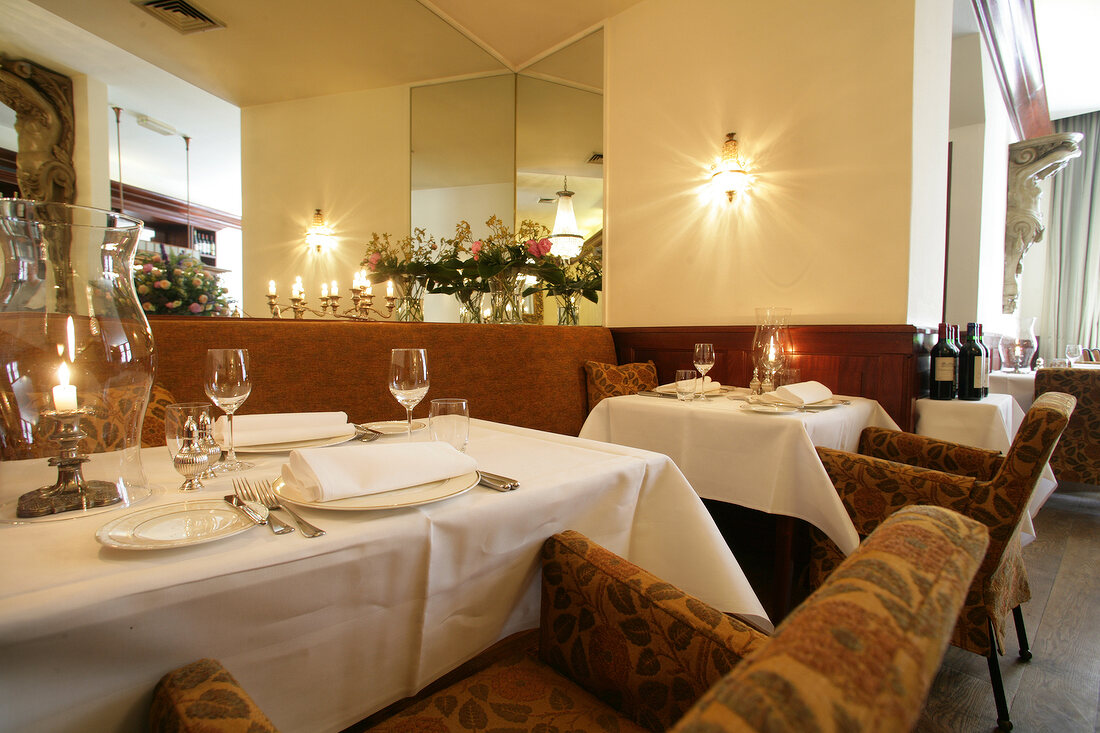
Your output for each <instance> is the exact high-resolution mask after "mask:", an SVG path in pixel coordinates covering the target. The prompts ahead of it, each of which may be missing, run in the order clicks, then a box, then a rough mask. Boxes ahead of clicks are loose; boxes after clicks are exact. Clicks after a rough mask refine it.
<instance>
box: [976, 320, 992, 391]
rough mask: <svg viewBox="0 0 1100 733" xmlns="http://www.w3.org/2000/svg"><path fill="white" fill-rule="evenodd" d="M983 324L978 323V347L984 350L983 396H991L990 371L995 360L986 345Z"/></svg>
mask: <svg viewBox="0 0 1100 733" xmlns="http://www.w3.org/2000/svg"><path fill="white" fill-rule="evenodd" d="M983 331H984V329H983V328H982V324H980V323H979V324H978V338H977V342H978V348H980V349H981V350H982V397H988V396H989V371H990V369H992V368H993V360H992V357H991V356H990V353H989V347H988V346H986V345H985V338H984V336H985V334H984V333H983Z"/></svg>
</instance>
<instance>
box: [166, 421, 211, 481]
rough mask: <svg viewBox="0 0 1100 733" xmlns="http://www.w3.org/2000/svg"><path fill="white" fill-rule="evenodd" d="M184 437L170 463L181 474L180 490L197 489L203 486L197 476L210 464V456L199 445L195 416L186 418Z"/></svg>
mask: <svg viewBox="0 0 1100 733" xmlns="http://www.w3.org/2000/svg"><path fill="white" fill-rule="evenodd" d="M183 430H184V432H185V433H186V436H187V437H186V438H185V439H184V441H183V446H182V447H181V448H180V449H179V452H178V453H176V455H175V457H173V458H172V465H173V466H174V467H175V469H176V472H177V473H179V474H180V475H181V476H183V478H184V481H183V483H182V484H181V485H180V489H179V490H180V491H197V490H198V489H202V488H205V487H204V486H203V485H202V481H200V480H199V476H200V475H201V474H202V473H203V471H205V470H206V467H207V466H208V465H210V456H209V455H208V454H207V452H206V449H205V448H203V447H202V446H200V445H199V427H198V425H196V424H195V418H193V417H189V418H187V422H186V423H184V427H183Z"/></svg>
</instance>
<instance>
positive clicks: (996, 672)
mask: <svg viewBox="0 0 1100 733" xmlns="http://www.w3.org/2000/svg"><path fill="white" fill-rule="evenodd" d="M986 662H988V663H989V681H990V682H992V683H993V701H994V702H995V703H996V704H997V728H998V729H999V730H1003V731H1009V730H1012V721H1011V720H1009V717H1008V701H1007V700H1006V699H1005V686H1004V682H1002V681H1001V663H1000V660H999V659H998V657H997V636H996V634H994V633H993V622H992V621H990V622H989V656H988V657H986Z"/></svg>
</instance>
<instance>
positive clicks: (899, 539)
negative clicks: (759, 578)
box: [672, 506, 987, 733]
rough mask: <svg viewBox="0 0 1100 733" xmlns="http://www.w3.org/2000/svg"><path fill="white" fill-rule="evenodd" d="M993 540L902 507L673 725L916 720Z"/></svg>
mask: <svg viewBox="0 0 1100 733" xmlns="http://www.w3.org/2000/svg"><path fill="white" fill-rule="evenodd" d="M986 540H987V530H986V528H985V527H984V526H983V525H982V524H981V523H979V522H976V521H974V520H971V519H968V518H966V517H963V516H962V515H960V514H957V513H956V512H953V511H951V510H950V509H943V508H940V507H932V506H912V507H907V508H905V509H902V510H900V511H898V512H896V513H894V514H893V515H891V516H890V517H889V518H887V519H886V521H884V522H883V523H882V524H881V525H879V527H878V528H877V529H876V530H875V531H874V532H872V533H871V534H870V535H869V536H868V537H867V539H865V540H864V541H863V543H862V544H860V546H859V548H858V549H857V550H856V551H855V552H854V553H853V554H852V555H851V556H849V557H848V558H847V559H846V560H845V561H844V562H843V563H842V564H841V565H840V567H838V568H837V570H836V571H835V572H833V574H832V575H830V576H829V577H828V579H827V580H826V581H825V583H824V584H823V585H822V586H821V587H820V588H818V589H817V591H816V592H814V593H813V595H811V596H810V597H809V598H807V599H806V600H805V601H804V602H803V603H802V604H801V605H800V606H799V607H798V608H796V609H795V610H794V611H793V612H792V613H791V614H790V615H789V616H788V617H787V618H786V620H785V621H784V622H783V623H782V624H781V625H780V626H779V628H778V629H776V631H775V634H774V636H773V637H772V638H771V639H770V640H769V641H768V643H767V644H766V645H764V646H763V648H761V649H759V650H758V651H756V652H753V653H752V654H751V655H750V656H748V657H747V658H746V659H745V660H744V661H742V662H741V663H740V664H738V665H737V666H736V667H734V669H733V671H732V672H731V673H730V674H728V675H726V676H725V677H723V678H722V679H721V681H719V682H718V684H716V685H715V686H714V687H712V688H711V689H710V690H708V691H707V693H706V694H705V695H704V696H703V697H702V698H700V699H699V701H698V702H696V704H695V705H694V706H693V707H692V708H691V709H690V710H689V711H688V712H687V714H686V715H685V716H684V717H683V718H682V719H681V720H680V722H679V723H677V725H676V726H675V727H674V728H673V729H672V731H673V733H718V732H720V733H735V732H741V731H773V730H823V731H826V730H840V729H844V730H851V731H857V730H859V731H875V732H876V733H879V732H881V731H908V730H911V729H912V728H913V725H914V724H915V723H916V721H917V717H918V716H919V715H920V711H921V709H922V708H923V706H924V700H925V698H926V697H927V695H928V688H929V686H930V685H931V683H932V679H933V677H934V676H935V674H936V671H937V670H938V668H939V666H940V661H941V660H942V659H943V654H944V650H945V648H946V647H947V643H948V640H949V638H950V636H951V631H952V629H953V628H954V627H955V622H956V620H957V618H958V613H959V609H960V608H961V606H962V603H963V599H964V598H965V597H966V594H967V590H968V589H969V587H970V582H971V580H972V579H973V577H974V574H975V572H976V570H977V568H978V565H979V563H980V562H981V560H982V557H983V556H984V555H985V550H986Z"/></svg>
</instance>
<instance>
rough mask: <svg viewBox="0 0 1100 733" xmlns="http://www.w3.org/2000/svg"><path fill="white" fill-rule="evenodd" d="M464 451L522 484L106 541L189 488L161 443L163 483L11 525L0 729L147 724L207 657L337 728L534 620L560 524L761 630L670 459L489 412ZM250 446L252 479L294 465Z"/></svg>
mask: <svg viewBox="0 0 1100 733" xmlns="http://www.w3.org/2000/svg"><path fill="white" fill-rule="evenodd" d="M426 433H427V431H424V432H423V433H421V434H420V435H419V436H418V437H420V438H423V437H426ZM393 439H394V438H387V439H386V440H393ZM469 452H470V454H471V455H473V456H474V457H475V458H477V459H478V461H479V463H480V464H481V466H482V467H483V468H485V469H486V470H489V471H493V472H496V473H501V474H504V475H508V476H512V477H515V478H518V479H520V481H521V482H522V487H521V488H520V489H518V490H516V491H513V492H509V493H499V492H496V491H492V490H489V489H486V488H483V487H475V488H474V489H472V490H471V491H470V492H468V493H466V494H463V495H462V496H459V497H455V498H452V499H448V500H445V501H441V502H438V503H435V504H428V505H424V506H420V507H413V508H407V509H398V510H390V511H381V512H326V511H317V510H302V513H303V514H304V515H305V516H307V517H308V518H309V519H310V520H311V521H312V522H314V523H315V524H317V525H319V526H321V527H322V528H323V529H325V530H326V531H327V535H325V536H324V537H321V538H317V539H306V538H304V537H302V536H301V534H300V533H298V532H295V533H294V534H292V535H289V536H285V537H277V536H274V535H273V534H271V532H270V531H269V530H268V529H267V528H264V527H255V528H252V529H250V530H248V531H247V532H244V533H242V534H239V535H236V536H234V537H231V538H228V539H225V540H222V541H219V542H214V543H209V544H205V545H196V546H193V547H187V548H180V549H172V550H163V551H156V552H127V551H121V550H114V549H108V548H104V547H101V546H100V545H99V544H98V543H97V542H96V540H95V539H94V535H95V531H96V530H97V529H98V528H99V527H100V526H101V525H103V524H104V523H106V522H107V521H109V520H111V519H114V518H116V517H117V516H119V511H135V510H140V509H143V508H146V507H150V506H155V505H156V504H158V503H172V502H176V501H180V500H182V499H183V498H185V497H184V496H182V495H180V494H178V493H176V492H175V491H174V488H175V486H178V483H179V480H180V479H179V477H178V476H176V475H175V474H174V473H173V471H172V469H171V467H170V464H169V462H168V459H167V452H166V449H164V448H159V449H149V450H146V451H143V456H144V458H143V462H144V465H145V469H146V472H147V473H148V474H149V476H150V480H151V481H153V482H156V483H160V484H162V485H165V486H169V487H171V489H170V490H169V492H167V493H158V494H155V495H154V496H153V497H152V498H149V499H147V500H145V501H144V502H141V503H139V504H137V505H136V506H135V507H133V508H132V509H124V510H119V511H115V512H109V513H106V514H101V515H98V516H90V517H83V518H78V519H73V520H67V521H60V522H50V523H37V524H29V525H19V526H0V557H3V558H4V561H3V563H2V565H0V711H2V712H0V729H4V730H20V731H23V730H28V731H29V730H34V731H107V730H143V729H144V720H145V716H146V714H147V710H148V704H149V701H150V699H151V698H150V696H151V692H152V688H153V685H154V684H155V683H156V681H157V679H159V678H160V676H161V675H163V674H164V673H165V672H167V671H168V670H170V669H172V668H174V667H176V666H179V665H182V664H185V663H187V662H190V661H193V660H195V659H198V658H200V657H203V656H210V657H215V658H218V659H220V660H221V661H222V662H223V663H225V664H226V666H227V667H228V668H229V670H230V671H231V672H232V673H233V674H234V675H235V676H236V677H237V679H238V680H239V681H240V682H241V684H242V685H244V687H245V688H246V689H247V690H249V692H250V693H251V694H252V695H253V696H255V698H256V700H257V702H258V704H259V705H260V706H261V707H262V708H263V709H264V710H265V711H266V712H267V713H268V714H269V715H270V717H271V718H272V720H273V721H274V722H275V724H276V725H277V726H279V727H280V728H282V729H283V730H293V731H326V730H339V729H341V728H343V727H345V726H347V725H350V724H351V723H353V722H355V721H357V720H359V719H361V718H363V717H364V716H366V715H368V714H370V713H372V712H374V711H375V710H377V709H380V708H382V707H383V706H385V705H387V704H389V703H390V702H393V701H394V700H397V699H400V698H402V697H404V696H407V695H410V694H413V693H415V692H416V691H418V690H419V689H420V688H421V687H423V686H424V685H425V684H427V683H428V682H430V681H432V680H433V679H435V678H436V677H438V676H439V675H440V674H442V673H444V672H446V671H448V670H449V669H451V668H453V667H454V666H456V665H458V664H460V663H461V662H463V661H465V660H466V659H468V658H470V657H472V656H474V655H475V654H476V653H477V652H478V651H480V650H481V649H483V648H485V647H487V646H489V645H490V644H492V643H493V642H494V641H496V640H498V639H500V638H502V637H504V636H506V635H508V634H511V633H513V632H515V631H518V630H521V629H525V628H531V627H534V626H537V625H538V612H539V591H538V560H537V557H538V549H539V547H540V546H541V544H542V542H543V540H545V539H546V538H547V537H549V536H550V535H552V534H554V533H555V532H558V531H560V530H563V529H576V530H578V531H580V532H583V533H584V534H586V535H588V536H589V537H591V538H592V539H593V540H595V541H597V542H599V543H601V544H603V545H604V546H606V547H608V548H609V549H610V550H612V551H614V552H617V553H620V554H622V555H624V556H625V557H627V558H628V559H630V560H632V561H633V562H636V563H637V564H639V565H640V566H642V567H645V568H646V569H648V570H650V571H652V572H654V573H655V574H656V575H658V576H660V577H662V578H664V579H666V580H668V581H670V582H672V583H675V584H677V585H679V586H680V587H682V588H683V589H685V590H686V591H688V592H690V593H694V594H696V595H698V596H700V597H702V598H703V599H705V600H707V601H708V602H710V603H712V604H714V605H716V606H717V607H719V608H721V609H722V610H726V611H736V612H741V613H745V614H747V615H750V616H754V617H756V618H757V619H758V620H760V621H763V622H764V624H765V625H767V620H766V616H765V613H764V610H763V608H762V606H761V605H760V603H759V602H758V600H757V599H756V596H755V595H754V594H753V592H752V590H751V588H750V586H749V584H748V582H747V581H746V580H745V577H744V575H743V574H742V572H741V569H740V567H739V566H738V565H737V562H736V560H735V559H734V558H733V556H732V554H731V553H730V551H729V549H728V548H727V546H726V543H725V542H724V540H723V539H722V537H721V535H720V534H719V532H718V530H717V528H716V527H715V526H714V523H713V522H712V521H711V519H710V516H709V515H708V514H707V512H706V509H705V507H703V505H702V502H701V501H700V500H699V498H698V497H697V496H696V495H695V493H694V492H693V491H692V488H691V486H690V485H689V484H688V483H687V481H686V480H685V479H684V476H683V475H682V474H681V473H680V471H679V470H678V469H677V468H676V466H675V465H673V463H672V462H671V461H669V460H668V458H666V457H665V456H661V455H657V454H654V453H648V452H645V451H639V450H634V449H630V448H625V447H620V446H612V445H604V444H599V443H594V442H591V441H586V440H581V439H578V438H571V437H566V436H559V435H551V434H547V433H541V432H537V431H531V430H524V429H521V428H512V427H507V426H502V425H496V424H492V423H483V422H480V421H474V425H473V428H472V431H471V439H470V445H469ZM248 457H249V459H250V460H255V461H256V462H257V464H258V465H257V468H256V469H254V470H253V471H252V472H251V473H250V474H248V475H252V476H258V477H274V476H275V475H276V474H277V470H278V465H279V464H280V463H281V462H282V461H283V460H285V456H279V455H274V456H272V455H252V456H248ZM40 463H41V462H18V463H15V462H9V463H0V487H2V488H0V492H2V496H0V498H2V499H3V500H10V499H11V498H13V497H14V496H16V495H18V494H19V493H21V492H22V491H25V490H27V489H28V488H34V487H35V486H37V485H39V484H40V483H46V482H47V481H46V479H47V478H48V477H49V476H50V474H51V471H52V469H49V468H48V467H44V466H42V465H40ZM229 485H230V478H228V477H223V478H217V479H215V480H213V481H211V482H209V483H208V488H207V490H206V491H204V492H201V493H200V494H198V495H188V497H187V498H190V497H191V496H196V498H211V497H215V498H218V497H221V496H222V495H223V494H226V493H228V492H229Z"/></svg>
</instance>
